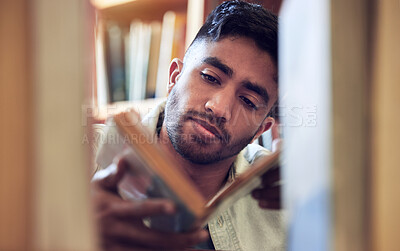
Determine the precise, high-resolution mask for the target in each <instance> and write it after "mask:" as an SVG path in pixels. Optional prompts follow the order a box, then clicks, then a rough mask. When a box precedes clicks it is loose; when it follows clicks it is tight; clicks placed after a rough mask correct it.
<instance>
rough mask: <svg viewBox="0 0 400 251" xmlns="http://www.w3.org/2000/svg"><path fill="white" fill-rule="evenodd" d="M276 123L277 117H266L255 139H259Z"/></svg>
mask: <svg viewBox="0 0 400 251" xmlns="http://www.w3.org/2000/svg"><path fill="white" fill-rule="evenodd" d="M274 124H275V119H274V118H272V117H266V118H265V119H264V121H263V122H262V123H261V125H260V127H259V128H258V130H257V133H256V135H254V138H253V141H252V143H253V142H254V140H256V139H258V137H260V136H261V134H263V133H264V132H266V131H268V130H269V129H270V128H271V127H272V126H273V125H274Z"/></svg>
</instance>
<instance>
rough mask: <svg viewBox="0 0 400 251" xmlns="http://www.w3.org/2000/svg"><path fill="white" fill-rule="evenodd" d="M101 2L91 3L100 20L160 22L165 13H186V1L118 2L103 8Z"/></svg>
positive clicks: (139, 0)
mask: <svg viewBox="0 0 400 251" xmlns="http://www.w3.org/2000/svg"><path fill="white" fill-rule="evenodd" d="M102 2H105V1H92V3H93V4H94V5H95V6H96V7H98V11H99V15H100V17H101V18H102V19H110V20H116V21H120V22H122V23H124V22H127V23H128V22H130V21H132V19H133V18H138V19H141V20H144V21H148V20H160V21H161V20H162V17H163V15H164V13H165V12H167V11H168V10H173V11H175V12H186V9H187V0H136V1H127V2H125V1H120V2H121V3H120V4H116V5H113V6H105V7H103V5H102ZM117 2H119V1H117Z"/></svg>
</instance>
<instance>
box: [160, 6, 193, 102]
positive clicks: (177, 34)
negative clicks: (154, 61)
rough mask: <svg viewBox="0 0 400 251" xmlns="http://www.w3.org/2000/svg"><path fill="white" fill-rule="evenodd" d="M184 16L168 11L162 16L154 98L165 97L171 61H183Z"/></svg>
mask: <svg viewBox="0 0 400 251" xmlns="http://www.w3.org/2000/svg"><path fill="white" fill-rule="evenodd" d="M185 32H186V15H184V14H181V13H175V12H173V11H168V12H166V13H165V14H164V17H163V22H162V30H161V44H160V57H159V61H158V73H157V87H156V95H155V96H156V97H166V96H167V84H168V73H169V65H170V63H171V59H173V58H174V57H178V58H180V59H183V56H184V52H185V51H184V50H185Z"/></svg>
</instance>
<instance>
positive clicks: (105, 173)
mask: <svg viewBox="0 0 400 251" xmlns="http://www.w3.org/2000/svg"><path fill="white" fill-rule="evenodd" d="M127 167H128V166H127V163H126V161H125V160H123V159H120V160H118V162H117V163H112V164H111V165H109V166H108V167H107V168H106V169H103V170H101V171H99V172H97V173H96V174H95V176H94V177H93V184H94V185H96V186H100V187H101V188H104V189H107V190H111V191H117V186H118V183H119V182H120V181H121V180H122V178H123V177H124V174H125V172H126V170H127Z"/></svg>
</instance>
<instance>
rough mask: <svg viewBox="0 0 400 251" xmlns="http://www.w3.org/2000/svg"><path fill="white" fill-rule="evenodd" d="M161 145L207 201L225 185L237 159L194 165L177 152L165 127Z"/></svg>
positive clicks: (161, 135)
mask: <svg viewBox="0 0 400 251" xmlns="http://www.w3.org/2000/svg"><path fill="white" fill-rule="evenodd" d="M160 145H161V147H162V148H163V150H164V151H165V152H166V153H167V154H168V155H170V156H171V157H172V158H173V159H174V160H175V161H176V162H177V163H178V168H180V170H181V171H182V172H183V173H185V174H186V175H188V176H189V177H190V178H191V180H192V181H193V182H194V184H195V185H196V186H197V188H198V189H199V191H200V192H201V193H202V194H203V196H204V198H205V199H206V200H208V199H211V198H212V197H213V196H214V195H215V194H216V193H217V192H218V191H219V190H220V189H221V187H222V186H223V185H224V184H225V182H226V178H227V176H228V172H229V170H230V167H231V165H232V163H233V160H234V158H235V157H236V156H235V157H231V158H228V159H225V160H222V161H219V162H217V163H212V164H206V165H203V164H194V163H192V162H190V161H189V160H187V159H185V158H183V157H182V156H181V155H180V154H179V153H178V152H177V151H176V150H175V148H174V147H173V145H172V143H171V141H170V139H169V137H168V135H167V131H166V128H165V126H164V125H163V126H162V128H161V132H160Z"/></svg>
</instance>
